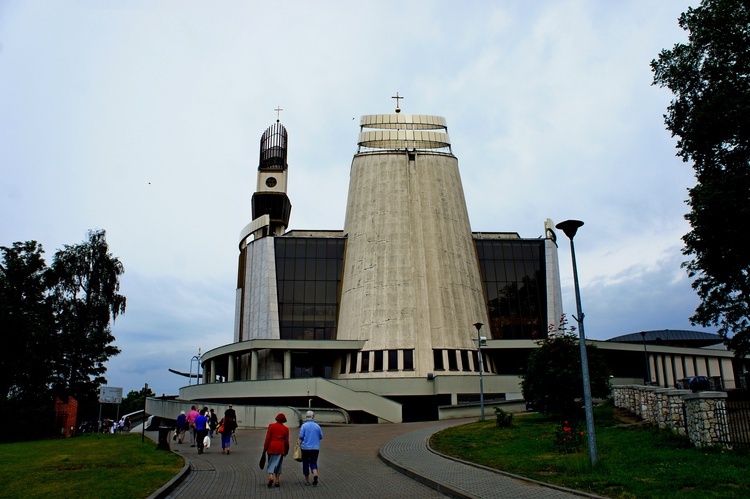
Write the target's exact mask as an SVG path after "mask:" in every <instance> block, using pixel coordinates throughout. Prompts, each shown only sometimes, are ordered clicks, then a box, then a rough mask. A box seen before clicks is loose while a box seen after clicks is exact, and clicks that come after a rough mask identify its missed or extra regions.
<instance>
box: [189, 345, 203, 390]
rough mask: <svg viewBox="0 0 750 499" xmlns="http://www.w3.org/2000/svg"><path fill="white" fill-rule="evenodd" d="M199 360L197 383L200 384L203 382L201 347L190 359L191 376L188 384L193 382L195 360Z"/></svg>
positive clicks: (196, 374) (196, 373) (196, 375)
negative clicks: (201, 375) (201, 376)
mask: <svg viewBox="0 0 750 499" xmlns="http://www.w3.org/2000/svg"><path fill="white" fill-rule="evenodd" d="M195 361H197V362H198V369H197V371H196V372H195V377H196V380H195V384H196V385H200V384H201V378H200V374H201V349H200V348H199V349H198V355H193V357H192V358H191V359H190V377H189V378H188V386H190V385H192V384H193V362H195Z"/></svg>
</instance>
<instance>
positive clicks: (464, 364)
mask: <svg viewBox="0 0 750 499" xmlns="http://www.w3.org/2000/svg"><path fill="white" fill-rule="evenodd" d="M459 352H460V353H461V370H462V371H471V366H470V365H469V352H468V350H459Z"/></svg>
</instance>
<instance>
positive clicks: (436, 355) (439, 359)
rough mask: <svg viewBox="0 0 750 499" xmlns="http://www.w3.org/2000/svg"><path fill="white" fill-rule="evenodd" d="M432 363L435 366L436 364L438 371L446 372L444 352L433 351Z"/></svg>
mask: <svg viewBox="0 0 750 499" xmlns="http://www.w3.org/2000/svg"><path fill="white" fill-rule="evenodd" d="M432 362H433V364H435V370H436V371H444V370H445V366H444V365H443V351H442V350H440V349H438V350H433V351H432Z"/></svg>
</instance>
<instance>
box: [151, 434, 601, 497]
mask: <svg viewBox="0 0 750 499" xmlns="http://www.w3.org/2000/svg"><path fill="white" fill-rule="evenodd" d="M462 422H464V421H453V422H444V421H442V422H435V421H433V422H423V423H403V424H380V425H342V426H323V434H324V438H323V441H322V443H321V452H320V458H319V459H318V465H319V468H320V471H319V473H320V483H319V485H318V486H317V487H314V486H312V485H310V486H305V485H304V477H303V475H302V464H301V463H297V462H295V461H294V460H292V459H291V455H290V456H288V457H287V458H286V459H285V460H284V463H283V472H282V475H281V486H280V487H279V488H276V487H272V488H268V487H267V486H266V484H267V479H268V475H267V474H266V472H265V470H261V469H260V468H259V467H258V460H259V459H260V455H261V450H262V447H263V439H264V438H265V430H264V429H258V430H238V431H237V439H238V443H237V445H233V446H232V453H231V454H230V455H224V454H222V453H221V442H220V439H219V438H218V437H214V439H213V440H212V447H211V448H210V449H208V450H206V451H205V452H204V453H203V454H200V455H199V454H198V451H197V449H196V448H195V447H190V444H189V443H183V444H182V445H177V444H175V443H174V442H171V446H172V450H173V451H175V452H177V453H178V454H180V455H183V456H185V458H186V461H187V463H188V464H187V466H186V468H185V470H184V472H183V473H181V474H180V475H178V476H177V477H175V479H174V480H172V482H170V483H169V484H167V485H166V486H165V488H163V489H162V490H161V491H159V492H158V493H157V494H154V496H152V497H168V498H180V497H195V498H198V497H208V498H211V499H214V498H222V497H277V498H280V497H285V498H297V497H299V498H302V497H304V498H315V497H321V498H323V497H324V498H347V499H351V498H360V497H362V498H383V499H388V498H405V497H408V498H423V497H424V498H433V497H446V496H447V497H459V498H500V497H508V498H511V497H512V498H532V497H533V498H570V497H581V496H582V495H585V494H579V493H577V492H575V491H568V490H564V489H557V488H551V487H547V486H544V485H542V484H539V483H535V482H529V481H526V480H521V479H518V478H517V477H513V476H510V475H507V474H503V473H498V472H497V471H495V470H489V469H487V468H481V467H476V466H472V465H469V464H465V463H463V462H459V461H456V460H452V459H447V458H445V457H443V456H440V455H438V454H435V453H434V452H432V451H431V450H430V449H429V447H428V445H427V442H428V439H429V437H430V435H432V434H433V433H435V432H436V431H439V430H440V429H442V428H445V427H448V426H451V425H455V424H461V423H462ZM297 432H298V429H296V428H293V429H291V430H290V438H291V440H292V442H294V441H296V439H297ZM154 436H155V435H154ZM154 436H152V438H153V437H154ZM589 497H593V496H589Z"/></svg>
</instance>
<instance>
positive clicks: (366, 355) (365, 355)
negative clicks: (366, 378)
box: [360, 352, 370, 373]
mask: <svg viewBox="0 0 750 499" xmlns="http://www.w3.org/2000/svg"><path fill="white" fill-rule="evenodd" d="M361 354H362V367H361V369H360V371H361V372H363V373H366V372H369V371H370V352H361Z"/></svg>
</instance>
